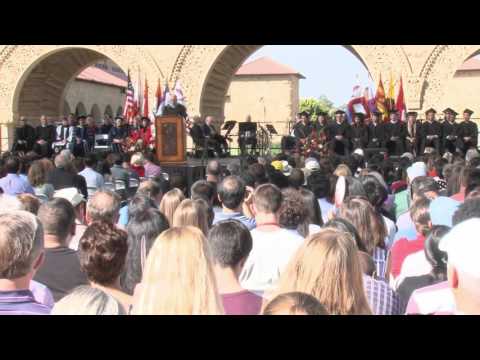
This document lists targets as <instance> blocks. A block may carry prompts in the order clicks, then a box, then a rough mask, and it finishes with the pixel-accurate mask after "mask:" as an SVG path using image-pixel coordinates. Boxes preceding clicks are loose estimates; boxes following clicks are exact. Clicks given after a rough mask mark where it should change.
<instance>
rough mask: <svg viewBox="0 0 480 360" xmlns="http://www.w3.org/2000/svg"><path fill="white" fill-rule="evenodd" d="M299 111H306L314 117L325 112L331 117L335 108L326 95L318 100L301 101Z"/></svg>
mask: <svg viewBox="0 0 480 360" xmlns="http://www.w3.org/2000/svg"><path fill="white" fill-rule="evenodd" d="M299 109H300V112H302V111H306V112H308V113H309V114H310V115H312V116H316V115H318V114H319V113H320V112H325V113H327V114H329V115H331V113H332V111H333V110H334V106H333V102H331V101H330V100H329V99H328V98H327V97H326V96H325V95H322V96H320V97H319V98H318V99H315V98H306V99H301V100H300V105H299Z"/></svg>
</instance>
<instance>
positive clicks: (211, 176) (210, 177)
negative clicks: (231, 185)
mask: <svg viewBox="0 0 480 360" xmlns="http://www.w3.org/2000/svg"><path fill="white" fill-rule="evenodd" d="M206 173H207V179H206V180H207V181H209V182H212V183H215V184H218V183H220V181H221V175H222V166H221V165H220V162H219V161H218V160H210V161H209V162H208V164H207V169H206Z"/></svg>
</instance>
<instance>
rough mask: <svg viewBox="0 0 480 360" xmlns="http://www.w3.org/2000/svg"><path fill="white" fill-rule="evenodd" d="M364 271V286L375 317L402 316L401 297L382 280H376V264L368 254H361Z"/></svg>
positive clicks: (361, 252)
mask: <svg viewBox="0 0 480 360" xmlns="http://www.w3.org/2000/svg"><path fill="white" fill-rule="evenodd" d="M358 254H359V258H360V264H361V267H362V270H363V285H364V288H365V294H366V295H367V299H368V303H369V304H370V307H371V308H372V311H373V313H374V314H375V315H402V314H403V308H404V306H403V304H404V303H403V302H402V300H401V298H400V296H399V295H398V294H397V293H396V292H395V291H394V290H393V289H391V288H390V286H389V285H388V284H387V283H386V282H385V281H382V280H379V279H376V268H375V262H374V261H373V259H372V257H371V256H370V255H368V254H367V253H366V252H363V251H360V252H359V253H358Z"/></svg>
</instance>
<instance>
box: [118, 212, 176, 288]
mask: <svg viewBox="0 0 480 360" xmlns="http://www.w3.org/2000/svg"><path fill="white" fill-rule="evenodd" d="M167 229H169V223H168V221H167V218H166V217H165V216H164V215H163V214H162V213H161V212H160V211H158V210H157V209H154V208H148V209H145V210H140V211H138V212H136V213H135V215H134V216H132V218H131V220H130V221H129V223H128V226H127V234H128V252H127V259H126V262H125V267H124V271H123V274H122V275H121V277H120V284H121V286H122V289H123V291H125V292H126V293H127V294H129V295H133V293H134V290H135V287H136V286H137V284H139V283H140V282H141V280H142V274H143V269H144V267H145V262H146V259H147V256H148V254H149V252H150V249H151V248H152V246H153V243H154V242H155V239H156V238H157V237H158V236H159V235H160V234H161V233H163V232H164V231H165V230H167Z"/></svg>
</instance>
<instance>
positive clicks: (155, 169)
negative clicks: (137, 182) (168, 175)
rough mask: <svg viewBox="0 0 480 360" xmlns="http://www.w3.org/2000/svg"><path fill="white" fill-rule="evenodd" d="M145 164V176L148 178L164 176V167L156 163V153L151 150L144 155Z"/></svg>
mask: <svg viewBox="0 0 480 360" xmlns="http://www.w3.org/2000/svg"><path fill="white" fill-rule="evenodd" d="M144 156H145V159H144V164H143V167H144V169H145V177H146V178H147V179H151V178H156V177H161V176H162V168H161V167H160V166H159V165H158V164H157V163H156V162H157V161H156V158H155V154H154V153H153V152H151V151H147V152H146V154H145V155H144Z"/></svg>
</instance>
